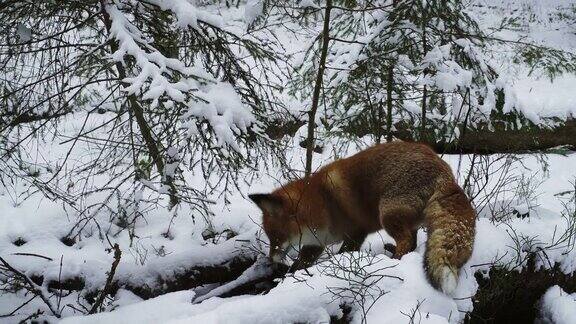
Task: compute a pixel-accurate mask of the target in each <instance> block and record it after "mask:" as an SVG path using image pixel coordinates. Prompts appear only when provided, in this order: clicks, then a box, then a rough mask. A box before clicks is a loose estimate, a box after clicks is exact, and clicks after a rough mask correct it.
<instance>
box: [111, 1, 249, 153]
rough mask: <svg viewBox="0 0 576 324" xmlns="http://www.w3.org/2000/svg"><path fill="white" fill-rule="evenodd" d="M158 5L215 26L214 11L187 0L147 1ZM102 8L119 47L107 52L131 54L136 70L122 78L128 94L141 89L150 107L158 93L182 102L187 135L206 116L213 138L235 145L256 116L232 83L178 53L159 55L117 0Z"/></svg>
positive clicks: (115, 56)
mask: <svg viewBox="0 0 576 324" xmlns="http://www.w3.org/2000/svg"><path fill="white" fill-rule="evenodd" d="M149 3H151V4H154V5H158V6H159V7H160V8H161V9H163V10H171V11H172V12H173V13H174V14H175V15H176V18H177V19H178V24H179V25H181V26H183V25H190V26H192V27H194V26H196V21H197V20H202V21H206V22H207V23H209V24H210V25H212V26H220V25H221V22H220V21H219V20H218V19H216V16H213V15H210V14H207V13H203V12H202V11H198V10H195V9H194V8H195V7H194V6H193V5H192V4H190V3H188V2H187V1H175V0H174V1H150V2H149ZM105 10H106V12H107V13H108V15H109V16H110V20H111V27H110V35H111V38H113V39H115V40H116V41H117V42H118V49H117V50H116V51H115V52H114V53H112V55H111V58H112V60H114V61H116V62H121V63H122V64H124V65H126V61H125V57H127V56H129V57H132V58H134V61H135V64H134V67H135V69H134V70H136V71H137V72H135V76H133V77H127V78H125V79H124V80H123V82H124V83H125V84H126V85H127V86H126V87H125V88H124V90H125V91H126V92H127V93H128V94H139V93H142V99H144V100H151V107H152V108H154V107H156V106H158V103H159V102H160V101H161V100H162V99H166V98H168V99H169V100H170V101H171V102H172V103H177V104H181V105H184V106H185V107H186V108H187V109H186V110H185V111H186V112H185V113H184V114H183V115H182V116H181V118H180V119H181V121H183V122H184V127H185V128H187V129H188V135H190V136H192V135H196V134H197V132H198V129H197V127H196V124H197V121H198V120H200V121H207V122H208V123H209V124H210V127H211V130H212V131H213V132H214V134H215V135H216V140H217V144H218V145H220V146H222V145H225V144H227V145H229V146H231V147H232V148H233V149H235V150H237V151H238V150H239V146H238V144H237V135H239V134H241V133H242V132H245V131H246V130H247V128H248V127H249V126H250V125H251V124H253V123H255V122H256V119H255V117H254V116H253V115H252V112H251V110H250V109H249V108H248V107H247V106H246V105H244V104H243V103H242V100H241V98H240V96H239V95H238V93H237V92H236V91H235V89H234V87H233V86H232V85H230V84H229V83H227V82H220V81H219V80H216V79H215V78H213V77H212V76H211V75H210V74H209V73H208V72H207V71H205V70H204V69H203V68H201V67H199V64H196V65H194V66H189V65H187V64H185V63H184V62H183V61H181V60H179V59H177V58H169V57H166V56H165V55H163V54H162V53H161V52H160V51H159V50H158V49H156V48H155V47H154V46H152V44H151V43H150V42H148V41H147V39H146V36H145V35H143V33H142V32H141V31H140V30H139V29H138V28H137V27H136V26H135V25H134V24H132V23H131V22H130V21H129V19H128V17H127V15H126V14H124V13H123V12H122V11H121V10H120V9H119V5H118V4H117V3H109V4H108V5H107V6H106V8H105Z"/></svg>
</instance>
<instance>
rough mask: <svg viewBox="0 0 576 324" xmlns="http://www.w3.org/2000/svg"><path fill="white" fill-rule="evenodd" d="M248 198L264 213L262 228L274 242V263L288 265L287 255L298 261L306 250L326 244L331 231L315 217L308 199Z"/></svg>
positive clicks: (264, 195) (270, 254)
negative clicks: (306, 248)
mask: <svg viewBox="0 0 576 324" xmlns="http://www.w3.org/2000/svg"><path fill="white" fill-rule="evenodd" d="M248 197H249V198H250V199H252V201H254V202H255V203H256V205H258V207H260V209H261V210H262V213H263V214H262V225H263V227H264V232H265V233H266V235H267V236H268V239H269V240H270V251H269V254H268V255H269V257H270V258H271V259H272V261H274V262H285V261H286V256H288V257H289V258H290V259H292V260H296V259H297V258H298V256H299V254H300V251H301V250H302V248H303V247H309V246H324V245H325V244H326V241H327V238H326V234H327V231H326V230H325V226H323V225H324V224H322V223H321V222H319V220H320V218H321V217H318V216H319V215H312V214H313V208H310V205H311V204H310V201H308V199H299V200H298V201H294V200H292V199H290V198H289V197H286V196H285V195H282V194H279V193H278V192H274V193H271V194H252V195H249V196H248ZM311 216H312V217H311Z"/></svg>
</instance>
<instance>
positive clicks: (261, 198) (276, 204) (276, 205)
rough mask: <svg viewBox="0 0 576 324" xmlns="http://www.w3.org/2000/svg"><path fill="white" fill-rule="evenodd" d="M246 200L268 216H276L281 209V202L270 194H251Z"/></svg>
mask: <svg viewBox="0 0 576 324" xmlns="http://www.w3.org/2000/svg"><path fill="white" fill-rule="evenodd" d="M248 198H250V199H252V201H253V202H255V203H256V205H258V207H260V209H262V211H265V212H267V213H269V214H270V215H274V214H277V213H278V212H279V211H280V210H281V209H282V200H281V199H280V198H279V197H276V196H273V195H271V194H251V195H248Z"/></svg>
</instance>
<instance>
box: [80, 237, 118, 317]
mask: <svg viewBox="0 0 576 324" xmlns="http://www.w3.org/2000/svg"><path fill="white" fill-rule="evenodd" d="M113 248H114V262H112V267H111V268H110V271H109V272H108V278H107V279H106V285H105V286H104V289H102V291H101V292H100V295H98V298H97V299H96V301H95V302H94V305H92V308H91V309H90V311H89V312H88V314H95V313H96V312H97V311H98V308H99V307H100V306H101V305H102V303H103V302H104V298H105V297H106V295H108V293H109V291H110V288H111V287H112V279H114V274H115V273H116V268H117V267H118V264H119V263H120V258H121V257H122V251H121V250H120V247H119V246H118V243H116V244H114V247H113Z"/></svg>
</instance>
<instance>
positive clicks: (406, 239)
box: [380, 199, 422, 259]
mask: <svg viewBox="0 0 576 324" xmlns="http://www.w3.org/2000/svg"><path fill="white" fill-rule="evenodd" d="M412 206H415V204H414V203H413V202H411V201H403V200H402V199H397V200H395V201H394V202H388V203H384V202H383V203H381V204H380V223H381V224H382V228H384V229H385V230H386V232H388V234H390V236H392V238H394V240H396V248H395V249H394V250H395V251H394V255H393V256H394V258H396V259H400V258H401V257H402V256H403V255H404V254H406V253H409V252H412V251H414V249H416V233H417V229H418V227H419V225H420V223H421V222H422V215H421V213H420V212H418V210H417V209H416V208H415V207H412Z"/></svg>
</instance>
